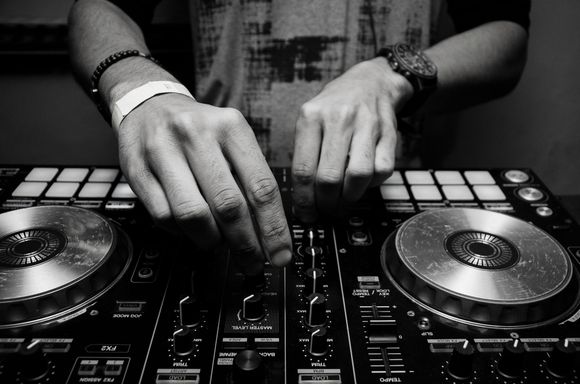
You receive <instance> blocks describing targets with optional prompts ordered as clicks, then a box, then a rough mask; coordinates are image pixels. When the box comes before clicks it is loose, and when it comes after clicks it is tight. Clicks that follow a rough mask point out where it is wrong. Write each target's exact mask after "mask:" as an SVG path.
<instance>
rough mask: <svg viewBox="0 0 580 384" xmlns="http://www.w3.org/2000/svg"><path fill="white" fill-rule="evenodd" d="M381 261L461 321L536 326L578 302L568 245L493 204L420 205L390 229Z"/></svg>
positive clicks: (414, 294)
mask: <svg viewBox="0 0 580 384" xmlns="http://www.w3.org/2000/svg"><path fill="white" fill-rule="evenodd" d="M381 261H382V265H383V269H384V271H385V273H386V274H387V276H388V277H389V278H390V279H391V280H392V281H393V282H394V283H395V285H396V286H397V287H398V288H399V289H400V290H401V291H402V292H403V293H404V294H405V295H406V296H408V297H409V298H411V299H412V300H414V301H415V302H417V303H418V304H420V305H422V306H424V307H427V308H428V309H429V310H431V311H433V312H437V313H440V314H442V315H444V316H446V317H451V318H454V319H456V320H458V321H461V322H467V323H474V324H485V325H486V326H494V325H495V326H498V327H504V326H517V327H526V326H535V325H538V324H542V323H545V322H551V321H555V320H556V319H558V318H560V317H561V316H562V315H564V314H565V313H567V312H568V311H569V310H570V309H571V308H572V307H574V306H575V305H577V302H578V276H577V272H575V271H574V269H573V267H572V263H571V261H570V258H569V256H568V254H567V253H566V250H565V249H563V248H562V246H560V244H559V243H558V242H557V241H556V240H555V239H554V238H552V237H551V236H550V235H549V234H547V233H546V232H544V231H543V230H541V229H539V228H537V227H535V226H533V225H531V224H528V223H526V222H524V221H522V220H519V219H516V218H514V217H512V216H508V215H504V214H500V213H496V212H491V211H485V210H479V209H461V208H448V209H444V210H433V211H426V212H423V213H421V214H419V215H416V216H414V217H412V218H411V219H409V220H407V221H406V222H405V223H404V224H403V225H402V226H401V227H400V228H399V229H398V231H397V232H396V235H394V236H393V235H391V236H390V238H389V239H388V240H387V241H386V243H385V246H384V247H383V252H382V255H381Z"/></svg>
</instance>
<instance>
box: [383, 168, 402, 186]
mask: <svg viewBox="0 0 580 384" xmlns="http://www.w3.org/2000/svg"><path fill="white" fill-rule="evenodd" d="M383 184H404V183H403V176H401V172H399V171H395V172H393V174H392V175H391V177H389V178H388V179H387V180H385V181H384V182H383Z"/></svg>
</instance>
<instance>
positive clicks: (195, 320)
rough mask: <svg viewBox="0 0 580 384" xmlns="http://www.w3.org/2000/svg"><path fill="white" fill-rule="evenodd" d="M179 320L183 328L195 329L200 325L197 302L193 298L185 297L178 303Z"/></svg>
mask: <svg viewBox="0 0 580 384" xmlns="http://www.w3.org/2000/svg"><path fill="white" fill-rule="evenodd" d="M179 319H180V321H181V325H183V326H184V327H191V328H194V327H197V326H198V325H199V324H200V323H201V311H200V308H199V301H198V300H197V298H196V297H195V296H186V297H184V298H183V299H181V301H180V302H179Z"/></svg>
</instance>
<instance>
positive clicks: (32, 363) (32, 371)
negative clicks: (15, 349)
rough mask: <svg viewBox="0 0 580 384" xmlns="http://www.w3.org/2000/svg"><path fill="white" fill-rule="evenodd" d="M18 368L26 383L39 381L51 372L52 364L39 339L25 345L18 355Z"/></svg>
mask: <svg viewBox="0 0 580 384" xmlns="http://www.w3.org/2000/svg"><path fill="white" fill-rule="evenodd" d="M15 365H16V369H17V370H18V371H19V372H20V377H21V379H22V381H24V382H25V383H34V382H39V381H41V380H42V379H44V378H45V377H46V375H48V373H49V372H50V364H49V361H48V358H47V357H46V354H45V353H44V352H43V351H42V345H41V344H40V342H39V341H38V340H36V341H33V342H31V343H29V344H27V345H24V346H23V348H21V349H20V352H19V353H18V356H17V357H16V364H15Z"/></svg>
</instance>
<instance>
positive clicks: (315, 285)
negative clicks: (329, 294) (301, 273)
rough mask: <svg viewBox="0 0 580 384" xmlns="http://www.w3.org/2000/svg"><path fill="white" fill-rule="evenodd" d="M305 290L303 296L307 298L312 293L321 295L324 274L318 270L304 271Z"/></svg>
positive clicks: (309, 269)
mask: <svg viewBox="0 0 580 384" xmlns="http://www.w3.org/2000/svg"><path fill="white" fill-rule="evenodd" d="M305 275H306V290H305V292H304V293H305V295H306V296H309V295H311V294H313V293H322V283H323V280H324V272H323V271H322V269H319V268H308V269H307V270H306V273H305Z"/></svg>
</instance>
